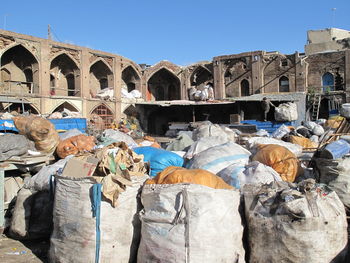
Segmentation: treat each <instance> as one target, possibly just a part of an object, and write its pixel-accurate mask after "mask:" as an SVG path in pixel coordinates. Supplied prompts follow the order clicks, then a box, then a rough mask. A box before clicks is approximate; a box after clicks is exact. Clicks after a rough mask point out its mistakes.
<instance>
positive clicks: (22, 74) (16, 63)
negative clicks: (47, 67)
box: [0, 45, 39, 94]
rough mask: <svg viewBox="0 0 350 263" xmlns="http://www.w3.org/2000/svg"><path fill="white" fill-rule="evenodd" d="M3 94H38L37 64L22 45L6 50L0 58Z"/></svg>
mask: <svg viewBox="0 0 350 263" xmlns="http://www.w3.org/2000/svg"><path fill="white" fill-rule="evenodd" d="M0 66H1V80H2V82H4V88H3V92H6V93H16V94H28V93H38V92H39V63H38V61H37V59H36V58H35V57H34V55H33V54H32V53H31V52H29V51H28V50H27V49H26V48H25V47H23V46H22V45H17V46H14V47H12V48H10V49H8V50H7V51H6V52H5V53H4V54H3V55H2V56H0Z"/></svg>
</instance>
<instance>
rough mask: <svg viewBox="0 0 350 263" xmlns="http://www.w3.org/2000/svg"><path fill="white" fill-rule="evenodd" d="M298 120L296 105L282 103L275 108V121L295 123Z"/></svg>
mask: <svg viewBox="0 0 350 263" xmlns="http://www.w3.org/2000/svg"><path fill="white" fill-rule="evenodd" d="M297 119H298V109H297V105H296V104H295V103H293V102H287V103H282V104H280V105H279V106H278V107H276V108H275V120H276V121H296V120H297Z"/></svg>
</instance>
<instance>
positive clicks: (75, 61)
mask: <svg viewBox="0 0 350 263" xmlns="http://www.w3.org/2000/svg"><path fill="white" fill-rule="evenodd" d="M61 55H66V56H68V57H69V58H70V59H71V60H72V61H73V62H74V64H75V66H76V67H77V68H78V69H79V70H80V67H79V65H80V63H79V62H78V61H77V60H76V59H75V58H74V57H73V56H71V55H70V54H69V53H67V52H65V51H60V52H58V53H56V54H55V55H54V56H53V57H52V58H51V60H50V67H51V64H52V61H54V60H55V59H56V58H57V57H59V56H61Z"/></svg>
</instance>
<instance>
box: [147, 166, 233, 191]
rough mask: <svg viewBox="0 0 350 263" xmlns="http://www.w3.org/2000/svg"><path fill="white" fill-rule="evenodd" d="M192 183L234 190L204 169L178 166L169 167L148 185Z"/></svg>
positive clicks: (149, 180) (149, 181) (148, 182)
mask: <svg viewBox="0 0 350 263" xmlns="http://www.w3.org/2000/svg"><path fill="white" fill-rule="evenodd" d="M179 183H191V184H200V185H204V186H208V187H211V188H215V189H233V187H232V186H230V185H228V184H227V183H225V182H224V180H222V179H221V178H220V177H218V176H216V175H215V174H213V173H211V172H208V171H206V170H202V169H186V168H182V167H177V166H169V167H168V168H166V169H164V170H163V171H162V172H160V173H158V175H157V176H156V177H154V178H153V179H148V180H147V181H146V184H179Z"/></svg>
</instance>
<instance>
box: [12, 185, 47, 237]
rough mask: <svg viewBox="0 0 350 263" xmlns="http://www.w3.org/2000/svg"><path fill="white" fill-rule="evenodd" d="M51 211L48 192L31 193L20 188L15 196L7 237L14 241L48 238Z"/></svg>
mask: <svg viewBox="0 0 350 263" xmlns="http://www.w3.org/2000/svg"><path fill="white" fill-rule="evenodd" d="M52 209H53V200H52V198H51V196H50V193H49V192H48V191H42V192H35V193H32V192H31V191H30V190H28V189H25V188H22V189H21V190H20V191H19V192H18V195H17V199H16V203H15V207H14V210H13V214H12V219H11V224H10V229H9V235H10V236H11V237H13V238H16V239H37V238H48V237H50V234H51V232H52Z"/></svg>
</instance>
